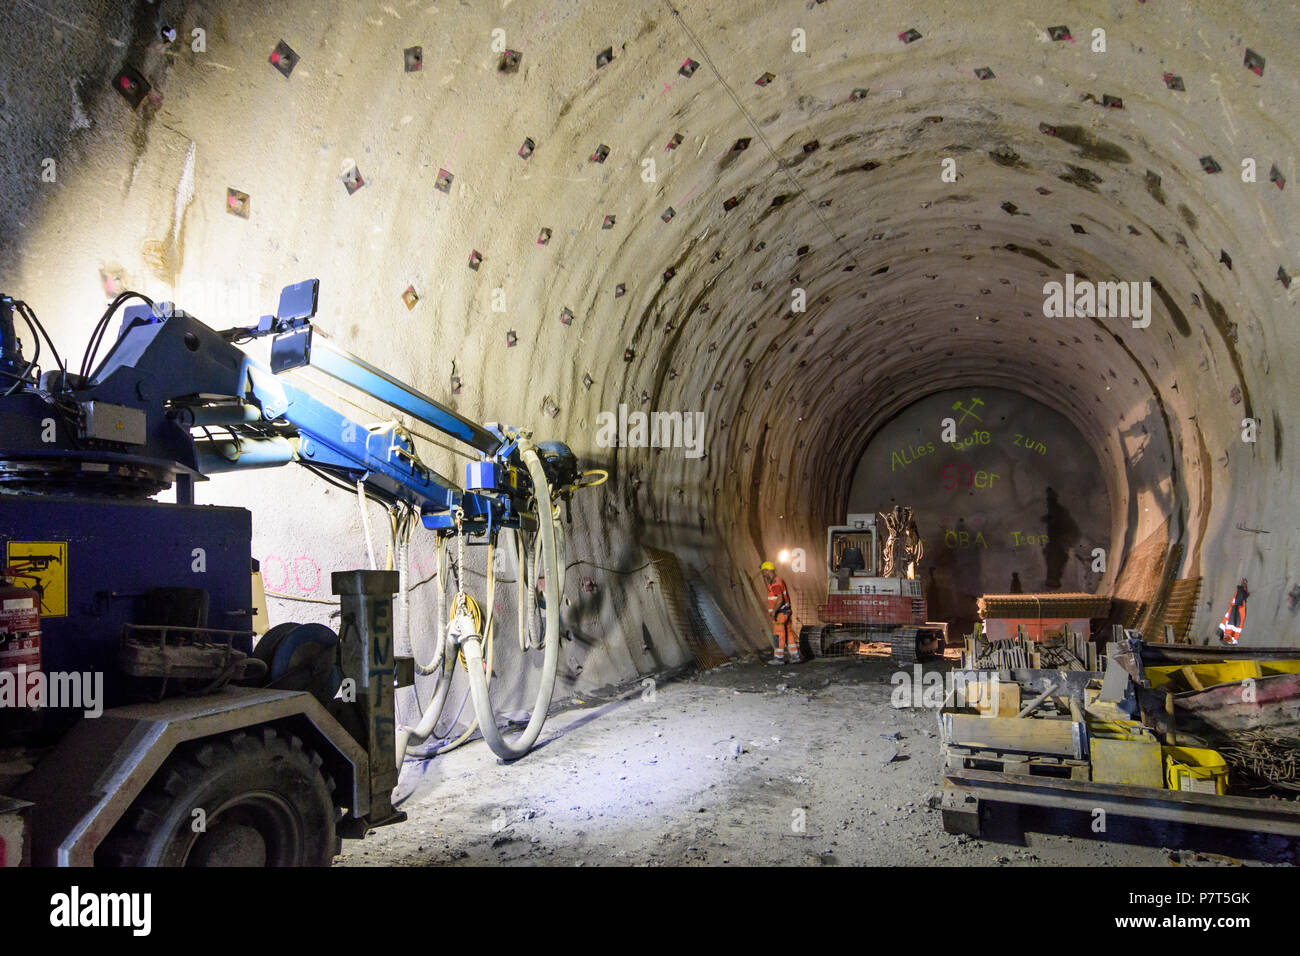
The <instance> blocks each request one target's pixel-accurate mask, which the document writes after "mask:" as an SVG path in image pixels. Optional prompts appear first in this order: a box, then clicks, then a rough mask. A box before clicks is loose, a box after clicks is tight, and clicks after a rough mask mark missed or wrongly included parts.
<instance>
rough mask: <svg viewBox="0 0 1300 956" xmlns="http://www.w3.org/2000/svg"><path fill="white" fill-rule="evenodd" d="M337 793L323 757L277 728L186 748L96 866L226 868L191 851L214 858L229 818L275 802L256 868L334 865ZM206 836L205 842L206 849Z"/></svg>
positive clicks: (102, 849) (107, 843)
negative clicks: (202, 826)
mask: <svg viewBox="0 0 1300 956" xmlns="http://www.w3.org/2000/svg"><path fill="white" fill-rule="evenodd" d="M333 789H334V782H333V781H332V780H331V779H330V778H329V776H328V775H327V774H325V773H324V772H323V771H322V770H321V758H320V755H319V754H317V753H315V752H314V751H312V750H310V749H308V748H307V747H306V746H304V744H303V742H302V741H301V740H299V739H298V738H297V737H295V736H293V735H292V734H286V733H281V732H278V731H276V730H275V729H274V728H271V727H254V728H250V729H249V730H247V731H237V732H235V733H233V734H226V735H222V736H219V737H211V738H207V739H204V740H199V741H195V742H193V743H190V744H184V745H182V746H181V747H179V748H177V750H176V752H175V753H173V754H172V755H171V757H169V758H168V759H167V761H166V762H165V763H164V764H163V765H162V767H161V768H159V770H158V772H157V773H156V774H155V775H154V777H153V779H152V780H150V781H149V784H148V786H146V787H145V789H144V792H143V793H141V794H140V796H139V797H137V798H136V801H135V802H134V803H133V804H132V805H131V807H130V809H129V810H127V812H126V814H124V815H123V817H122V820H121V821H120V822H119V823H118V825H117V826H116V827H114V829H113V831H112V833H110V834H109V836H108V838H107V839H105V840H104V842H103V843H102V844H100V846H99V849H98V850H97V851H96V855H95V862H96V864H98V865H101V866H204V865H213V866H220V865H225V864H223V863H221V862H214V863H211V864H209V863H206V862H202V861H199V862H196V861H195V860H191V859H189V855H190V851H191V850H192V849H196V848H200V847H202V848H203V850H202V851H201V852H206V853H207V858H208V859H211V858H212V856H211V851H212V850H213V849H214V846H213V844H214V842H215V843H216V844H217V847H216V848H218V849H219V848H220V840H219V834H220V833H221V832H222V831H220V830H218V827H219V826H221V825H222V824H223V818H224V822H225V823H226V825H229V821H230V819H231V817H232V816H238V815H239V813H240V812H245V811H247V810H248V809H249V808H250V807H256V806H261V805H265V804H267V803H269V804H271V805H272V806H273V807H274V810H273V811H272V812H271V814H270V815H269V819H267V818H264V819H261V820H259V822H260V824H261V826H258V827H256V829H257V830H258V832H259V833H260V835H261V836H262V838H263V841H264V842H265V843H266V860H265V863H261V864H256V863H254V864H252V865H262V866H268V867H270V866H328V865H329V864H330V861H331V859H332V858H333V855H334V852H335V845H336V840H335V822H336V820H337V817H338V811H337V810H336V809H335V806H334V800H333V798H332V797H331V796H330V793H331V791H333ZM196 807H202V808H205V809H206V810H207V812H208V814H209V815H208V817H207V820H206V824H207V828H206V833H205V834H196V833H194V832H193V830H192V821H193V819H194V817H193V814H192V811H193V809H194V808H196ZM214 808H215V809H214ZM232 811H235V812H234V813H232ZM263 816H264V817H266V816H267V815H266V814H263ZM245 832H246V831H245ZM200 837H202V838H203V839H204V840H205V841H206V842H204V843H200ZM268 837H269V840H268V839H267V838H268ZM236 865H238V864H236Z"/></svg>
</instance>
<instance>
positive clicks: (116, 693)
mask: <svg viewBox="0 0 1300 956" xmlns="http://www.w3.org/2000/svg"><path fill="white" fill-rule="evenodd" d="M319 288H320V283H319V281H318V280H315V279H311V280H308V281H306V282H299V283H296V284H294V285H290V286H286V287H285V288H284V289H283V291H282V292H281V295H280V300H279V307H278V309H277V311H276V314H275V315H266V316H262V317H261V318H260V319H259V320H258V321H257V323H256V324H254V325H250V326H247V327H239V328H231V329H227V330H224V331H216V330H214V329H212V328H210V327H208V326H207V325H205V324H204V323H202V322H200V321H199V320H198V319H196V318H195V317H193V316H191V315H189V314H187V313H186V312H184V311H182V310H180V309H178V308H176V307H175V306H174V305H173V304H171V303H167V302H159V303H155V302H153V301H152V300H150V299H148V298H147V297H145V296H143V295H140V294H139V293H134V292H124V293H122V294H121V295H119V296H117V297H116V298H115V299H114V300H113V301H112V303H111V304H110V305H109V306H108V308H107V309H106V311H105V312H104V314H103V316H102V317H101V318H100V320H99V322H98V323H97V324H96V325H95V327H94V329H93V331H92V333H91V337H90V340H89V343H88V345H87V347H86V350H85V353H84V355H83V356H82V360H81V365H80V368H79V369H77V370H75V371H74V370H72V369H69V368H68V367H67V365H66V364H65V362H64V360H63V358H62V357H61V356H60V355H59V353H58V350H57V348H56V346H55V344H54V341H53V340H52V339H51V338H50V337H49V335H48V334H47V333H46V331H45V329H44V327H43V326H42V325H41V323H40V320H39V319H38V318H37V316H36V314H35V312H34V311H33V310H32V309H31V308H30V307H29V306H28V305H27V304H26V303H24V302H22V301H21V300H18V299H14V298H11V297H8V296H3V297H0V548H3V549H4V550H3V551H2V552H0V570H3V578H2V579H0V865H13V864H15V863H23V862H29V863H32V864H35V865H62V866H85V865H95V864H99V865H188V866H209V865H231V864H235V865H253V866H286V865H288V866H292V865H324V864H328V863H329V861H330V860H331V858H332V857H333V855H334V854H335V853H336V852H337V850H338V848H339V845H340V844H339V841H340V840H341V839H342V838H361V837H362V836H364V834H365V833H366V831H367V830H369V829H371V828H374V827H379V826H383V825H386V824H390V823H396V822H399V821H401V820H402V819H404V814H403V813H401V812H400V811H399V810H397V809H396V808H395V807H394V806H393V803H392V792H393V788H394V786H395V785H396V783H397V778H398V772H399V770H400V767H401V764H402V759H403V754H404V752H405V750H406V747H407V745H408V744H409V743H410V742H411V741H413V740H415V741H418V740H420V739H422V738H424V737H427V736H429V734H430V731H431V729H432V727H433V726H434V725H435V724H436V722H437V719H438V716H439V714H440V713H441V709H442V705H443V703H444V702H445V700H446V697H447V689H448V687H449V686H450V683H451V679H452V676H453V674H454V672H455V670H456V669H457V661H458V660H459V661H461V662H463V666H464V668H465V669H466V672H467V673H468V675H469V676H468V681H469V685H470V688H469V689H470V691H471V696H472V698H473V701H474V706H475V711H476V715H477V717H478V723H479V726H480V727H481V729H482V732H483V735H484V738H485V740H486V741H487V743H488V745H489V746H490V747H491V748H492V750H493V751H494V752H495V753H497V754H498V755H499V756H500V757H502V758H503V759H504V760H513V759H516V758H518V757H521V756H523V755H524V754H526V753H527V752H528V751H529V749H530V748H531V747H532V745H533V744H534V742H535V741H536V740H537V737H538V735H539V734H540V732H541V729H542V724H543V723H544V721H545V720H546V715H547V709H548V705H549V704H550V699H551V694H552V690H553V688H554V683H555V673H556V665H557V660H558V656H559V646H560V633H559V608H560V606H561V603H562V601H561V596H562V593H563V590H562V589H563V586H564V566H565V562H564V554H563V548H564V536H563V522H562V521H561V506H562V505H563V506H564V508H565V509H566V510H567V506H568V503H569V500H570V497H571V495H572V494H573V492H574V491H575V490H576V489H578V488H580V487H584V486H586V485H589V484H595V483H599V482H600V481H601V480H603V476H602V473H599V472H586V473H584V472H581V471H580V469H579V467H578V463H577V461H576V459H575V457H574V455H573V454H572V452H571V451H570V450H569V449H568V447H567V446H566V445H564V444H563V443H560V442H534V441H533V438H532V435H531V433H530V432H529V431H527V430H526V429H523V428H516V427H511V426H507V425H501V424H495V423H487V424H484V425H480V424H477V423H475V422H472V421H470V420H468V419H466V418H464V417H462V416H461V415H459V414H457V413H456V412H455V411H453V410H451V409H449V408H447V407H445V406H443V405H441V404H439V403H438V402H436V401H435V400H433V399H432V398H430V397H428V396H427V395H424V394H422V393H421V392H419V391H417V390H416V389H414V388H412V387H411V386H409V385H406V384H403V383H401V382H399V381H397V380H395V379H394V378H392V377H390V376H389V375H387V374H386V373H384V372H382V371H380V370H379V369H377V368H375V367H373V366H371V365H369V364H368V363H366V362H365V361H363V360H362V359H360V358H358V357H356V356H354V355H351V354H349V353H347V352H345V351H343V350H342V349H339V348H337V347H336V346H335V345H333V344H332V343H331V342H330V341H329V340H328V339H327V338H326V337H325V336H324V335H323V334H322V333H321V331H320V330H319V329H317V328H315V327H314V326H313V323H312V319H313V317H314V316H315V315H316V312H317V306H318V297H319ZM133 300H139V301H138V302H137V301H133ZM119 310H121V322H120V326H119V328H118V331H117V334H116V336H109V335H108V331H109V325H110V323H111V322H112V321H113V318H114V316H115V315H116V314H117V313H118V312H119ZM19 320H21V321H22V322H23V323H24V324H25V327H26V330H27V333H26V335H25V336H22V337H20V334H19V326H18V322H19ZM23 337H25V338H26V339H27V346H28V349H29V350H30V354H26V353H25V352H24V349H23V342H22V338H23ZM106 337H107V338H110V339H111V345H110V346H109V348H108V351H107V354H106V355H105V356H104V358H103V360H102V361H100V362H98V363H96V357H97V354H98V351H99V347H100V344H101V343H102V342H103V341H104V340H105V338H106ZM263 337H272V341H271V347H270V363H269V367H268V366H267V365H264V364H261V363H259V362H257V361H255V360H254V359H253V358H252V357H250V356H249V355H248V354H247V353H245V351H244V350H243V349H242V348H241V347H240V346H241V345H243V344H245V343H247V342H250V341H252V340H254V339H259V338H263ZM42 346H44V347H45V348H46V349H47V350H48V355H49V362H48V363H47V365H46V369H45V371H44V372H42V371H41V365H40V359H41V352H42ZM296 369H312V370H315V371H316V372H319V373H321V374H323V375H325V376H329V377H330V378H331V379H334V380H337V381H340V382H343V383H345V384H346V385H347V386H349V387H350V388H351V389H354V390H356V391H358V392H360V393H362V394H363V395H364V396H367V397H368V398H370V399H373V400H375V401H377V402H379V403H382V404H383V405H384V406H386V407H387V408H388V409H391V410H392V412H393V413H394V417H393V419H392V420H390V421H388V422H386V423H380V424H378V425H375V424H371V425H367V424H364V423H362V422H358V421H355V420H353V419H352V418H349V417H347V416H345V415H343V414H341V413H339V412H338V411H336V410H335V409H333V408H332V407H330V406H329V405H327V404H325V403H323V402H322V401H320V400H319V399H317V398H315V397H313V396H312V395H311V394H310V393H309V391H308V390H306V389H304V388H302V387H300V386H299V385H298V384H295V382H297V381H298V379H297V378H296V377H290V376H287V375H286V374H285V373H288V372H290V371H293V370H296ZM398 415H400V416H402V417H403V419H404V420H405V422H407V423H409V424H403V423H401V422H399V421H398V420H397V417H396V416H398ZM417 426H424V427H427V428H431V429H434V430H436V431H438V432H440V433H441V434H442V435H445V436H448V437H449V438H451V439H453V440H455V441H457V442H459V443H460V444H461V445H463V446H464V450H463V451H462V454H463V455H464V457H466V458H469V459H470V460H469V461H468V462H466V465H465V477H464V483H463V485H462V484H457V483H456V482H455V481H453V480H451V479H449V478H447V477H444V476H443V475H440V474H438V473H437V472H436V471H434V470H433V469H432V468H430V467H429V466H428V465H427V464H426V463H425V462H424V461H423V460H422V458H421V456H420V449H419V443H418V442H417V440H416V436H415V434H414V432H413V429H414V428H416V427H417ZM458 447H459V446H458ZM290 463H296V464H297V465H299V466H301V467H304V468H306V469H307V470H308V471H310V472H311V473H312V474H314V475H316V476H317V477H318V478H320V479H321V480H322V481H326V482H330V483H331V484H333V485H335V486H337V487H340V488H342V489H344V490H346V491H349V492H350V493H354V494H356V495H357V496H358V498H359V500H360V501H361V504H362V509H363V514H364V510H365V503H366V502H367V501H372V502H373V501H377V502H380V503H381V504H382V505H384V506H385V507H386V508H387V509H388V510H389V515H390V518H391V519H392V520H391V525H392V531H393V538H392V543H393V545H394V553H396V554H397V555H399V556H400V560H399V561H398V562H396V563H397V564H398V565H399V567H397V568H396V569H391V570H376V569H375V568H374V557H373V548H372V549H371V563H372V567H371V568H362V569H351V568H346V569H341V570H337V571H334V572H333V574H332V576H331V584H332V588H333V592H334V594H335V595H337V596H338V597H339V601H340V611H341V618H340V621H339V627H338V630H337V631H336V630H334V629H332V628H330V627H327V626H325V625H322V624H301V623H295V622H284V623H280V624H278V625H276V626H274V627H270V628H269V629H267V630H265V631H264V633H261V637H260V638H259V639H257V640H256V644H255V642H254V638H255V633H257V631H255V624H254V622H255V620H258V619H259V618H260V617H261V616H262V615H263V614H264V611H265V608H264V607H262V606H261V605H262V604H263V603H264V598H263V597H261V596H260V595H261V588H260V577H259V575H258V574H257V570H258V569H257V566H256V562H254V561H253V559H252V554H251V541H252V516H251V514H250V512H248V511H247V510H244V509H242V508H231V507H218V506H209V505H197V504H195V501H194V488H195V483H196V482H199V481H204V480H206V479H207V477H208V476H210V475H213V474H218V473H222V472H231V471H243V470H250V469H258V468H268V467H274V466H279V465H286V464H290ZM168 490H173V491H174V498H175V500H174V501H161V500H158V498H157V496H158V495H160V494H162V493H164V492H167V491H168ZM287 507H291V505H287ZM417 532H422V533H429V534H433V535H435V536H436V550H437V556H438V566H439V572H440V574H439V583H438V593H439V602H438V614H437V618H436V621H435V625H436V626H435V628H434V629H433V630H434V631H435V632H436V635H435V636H436V641H435V648H434V650H433V652H432V654H431V655H430V658H429V659H427V660H420V659H418V656H417V655H416V653H415V651H414V650H413V649H411V648H413V645H412V644H411V643H410V634H409V626H410V615H409V613H405V614H403V615H402V620H403V623H404V624H405V626H406V629H407V633H406V634H405V635H403V634H401V633H399V632H398V631H397V629H396V628H395V625H394V595H397V598H398V601H399V602H400V603H401V605H402V607H403V610H406V611H409V603H408V597H407V595H408V590H409V575H408V572H407V565H408V564H409V546H410V540H411V538H412V536H413V535H414V534H416V533H417ZM499 540H500V541H501V543H502V544H503V545H508V546H512V547H513V549H514V551H515V553H516V556H517V558H518V560H519V562H520V564H519V567H520V574H519V576H518V587H519V592H520V593H519V598H520V601H521V604H520V614H519V625H520V627H521V629H522V628H523V627H524V626H525V619H524V618H525V615H524V612H523V607H524V603H525V602H526V601H534V602H535V607H536V608H537V609H538V610H539V611H541V613H542V614H543V615H544V619H545V624H544V635H539V637H540V639H539V640H538V641H536V642H532V641H525V640H524V638H523V637H522V636H521V639H520V645H521V647H524V648H525V649H532V650H534V651H535V652H539V653H541V654H542V655H543V657H544V659H543V664H542V667H541V679H540V684H539V687H538V691H537V698H536V701H535V702H534V705H533V708H532V713H531V718H530V720H529V721H528V724H527V726H526V727H525V728H524V729H523V730H522V732H521V733H520V734H519V735H518V736H517V737H516V738H515V739H513V740H507V739H506V738H505V737H503V736H502V734H501V732H500V731H499V730H498V722H497V719H496V715H495V714H494V712H493V707H492V703H491V697H490V690H489V687H488V681H489V680H490V671H491V668H490V666H486V667H485V665H484V660H485V656H486V658H487V660H488V661H490V660H491V656H492V654H491V640H492V636H491V635H492V608H493V601H492V600H491V591H492V586H493V576H492V568H493V565H494V562H493V561H492V560H491V558H492V551H493V549H494V548H496V547H497V546H498V541H499ZM467 541H470V542H473V543H480V544H487V546H488V549H489V561H488V569H489V571H488V599H487V600H486V601H477V600H475V599H474V598H473V597H472V596H471V595H469V594H467V593H466V591H465V583H464V578H465V575H464V573H463V569H462V566H461V565H460V563H459V562H458V564H457V568H456V578H457V580H458V582H459V583H458V585H457V587H456V593H455V597H454V601H453V605H452V607H451V608H450V613H444V612H445V610H446V609H445V608H444V606H443V602H444V591H446V590H447V588H446V587H445V586H444V583H443V582H445V581H446V580H447V577H448V576H447V574H446V573H445V572H446V563H447V560H448V559H447V550H448V547H449V546H451V545H454V546H455V547H456V548H457V551H458V552H459V553H463V548H464V545H465V543H466V542H467ZM530 559H531V567H530V563H529V562H530ZM525 589H527V590H528V591H529V592H530V593H528V594H525ZM534 589H536V592H537V593H532V592H533V591H534ZM538 596H540V597H541V598H542V600H537V597H538ZM543 600H544V610H543V609H542V601H543ZM530 606H531V605H530ZM483 608H486V611H484V610H483ZM534 627H535V628H536V629H537V630H539V631H540V630H543V627H542V625H540V624H537V623H534ZM403 636H405V637H406V642H405V643H406V648H403V651H404V653H399V652H398V648H401V646H402V643H403V642H402V641H401V640H399V638H401V637H403ZM485 648H486V654H485ZM417 672H418V673H420V674H423V675H426V676H429V677H431V678H432V679H433V680H434V681H435V683H436V690H435V691H434V693H433V695H432V698H431V700H430V702H429V704H428V706H427V708H425V710H424V712H423V714H422V716H421V719H420V720H419V722H418V723H417V724H416V725H415V726H411V727H405V726H400V725H399V724H398V722H397V720H396V716H395V710H396V708H395V693H396V689H397V688H399V687H405V686H409V685H411V684H412V683H413V682H414V679H415V674H416V673H417ZM85 688H91V689H95V688H98V690H97V691H96V692H95V693H94V694H91V695H88V696H93V697H95V701H94V706H93V707H90V706H88V701H87V700H86V699H84V698H83V699H80V700H78V699H77V697H78V695H77V693H76V691H77V690H78V689H85ZM200 822H201V825H199V823H200Z"/></svg>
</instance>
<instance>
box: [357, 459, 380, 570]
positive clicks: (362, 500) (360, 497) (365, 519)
mask: <svg viewBox="0 0 1300 956" xmlns="http://www.w3.org/2000/svg"><path fill="white" fill-rule="evenodd" d="M357 504H358V505H359V506H360V508H361V528H362V530H363V531H365V533H366V551H367V552H369V554H370V570H371V571H373V570H375V568H376V567H378V565H377V564H376V563H375V539H374V538H373V537H372V536H371V534H370V516H369V515H368V514H366V483H365V482H364V481H362V480H361V479H359V478H358V479H357Z"/></svg>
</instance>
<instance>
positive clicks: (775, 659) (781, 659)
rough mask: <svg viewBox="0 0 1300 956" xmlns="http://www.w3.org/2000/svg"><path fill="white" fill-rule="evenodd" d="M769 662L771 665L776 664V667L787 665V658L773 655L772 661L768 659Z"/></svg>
mask: <svg viewBox="0 0 1300 956" xmlns="http://www.w3.org/2000/svg"><path fill="white" fill-rule="evenodd" d="M768 663H769V664H771V665H773V666H775V667H784V666H785V658H784V657H773V658H772V659H771V660H770V661H768Z"/></svg>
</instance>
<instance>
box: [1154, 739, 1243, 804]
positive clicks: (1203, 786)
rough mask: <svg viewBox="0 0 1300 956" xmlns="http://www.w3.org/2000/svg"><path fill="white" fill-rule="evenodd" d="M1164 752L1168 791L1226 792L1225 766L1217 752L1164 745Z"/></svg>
mask: <svg viewBox="0 0 1300 956" xmlns="http://www.w3.org/2000/svg"><path fill="white" fill-rule="evenodd" d="M1164 752H1165V769H1166V773H1167V778H1166V779H1167V782H1168V784H1169V789H1170V790H1185V791H1190V792H1192V793H1217V794H1220V795H1223V794H1225V793H1227V792H1228V764H1227V762H1226V761H1225V760H1224V759H1223V758H1222V757H1221V756H1219V753H1218V751H1215V750H1207V749H1206V748H1204V747H1172V746H1166V747H1165V748H1164Z"/></svg>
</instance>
